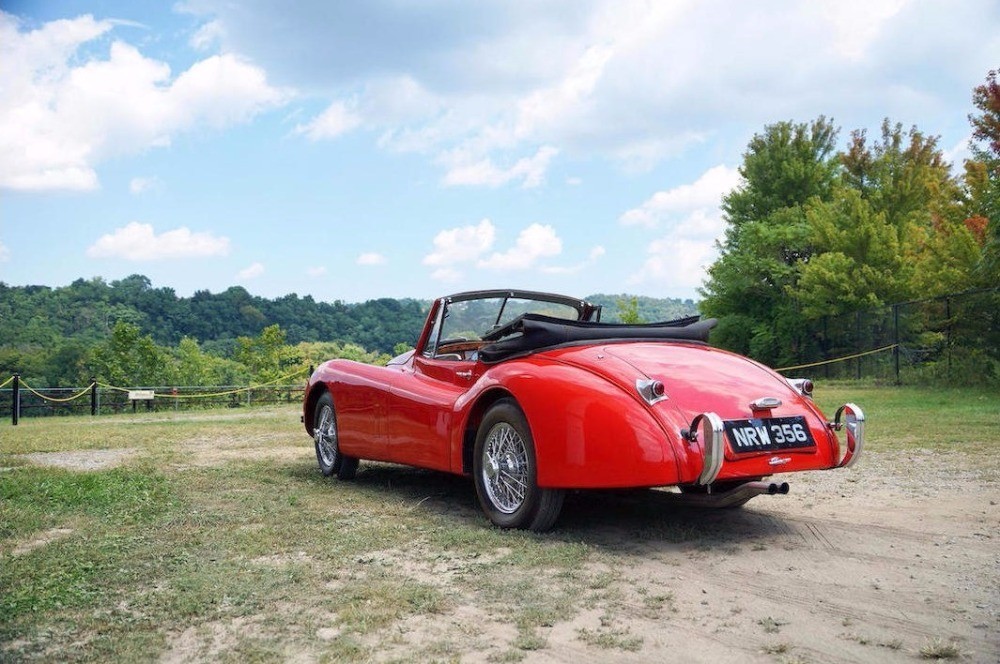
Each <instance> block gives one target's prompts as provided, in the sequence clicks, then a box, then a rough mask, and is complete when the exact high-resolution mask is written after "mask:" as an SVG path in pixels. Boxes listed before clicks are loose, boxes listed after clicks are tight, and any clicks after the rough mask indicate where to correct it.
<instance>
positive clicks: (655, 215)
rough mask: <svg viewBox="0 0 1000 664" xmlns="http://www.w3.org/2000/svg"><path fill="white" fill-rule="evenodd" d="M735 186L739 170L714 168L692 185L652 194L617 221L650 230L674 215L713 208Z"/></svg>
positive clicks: (721, 167)
mask: <svg viewBox="0 0 1000 664" xmlns="http://www.w3.org/2000/svg"><path fill="white" fill-rule="evenodd" d="M739 184H740V174H739V171H737V170H736V169H735V168H727V167H726V166H725V165H719V166H715V167H714V168H710V169H708V170H707V171H705V172H704V173H703V174H702V175H701V177H699V178H698V179H697V180H696V181H695V182H694V183H692V184H683V185H680V186H677V187H674V188H673V189H667V190H665V191H658V192H656V193H655V194H653V195H652V196H651V197H650V198H649V199H647V200H646V201H645V202H644V203H642V204H641V205H640V206H639V207H636V208H633V209H631V210H628V211H627V212H625V213H624V214H622V215H621V216H620V217H619V218H618V221H619V222H620V223H621V224H623V225H625V226H646V227H648V228H653V227H655V226H657V225H659V224H660V223H661V222H663V221H666V220H668V219H670V218H671V217H672V216H674V215H684V214H690V213H692V212H694V211H696V210H707V209H716V208H718V207H719V204H720V203H721V201H722V197H723V196H725V195H726V194H727V193H729V192H730V191H732V190H733V189H735V188H736V187H738V186H739Z"/></svg>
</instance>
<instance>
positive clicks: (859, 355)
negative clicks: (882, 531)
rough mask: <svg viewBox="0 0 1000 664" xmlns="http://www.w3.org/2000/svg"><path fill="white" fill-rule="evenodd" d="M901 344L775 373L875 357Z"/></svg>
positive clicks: (781, 369) (784, 369) (801, 365)
mask: <svg viewBox="0 0 1000 664" xmlns="http://www.w3.org/2000/svg"><path fill="white" fill-rule="evenodd" d="M898 345H899V344H889V345H888V346H882V347H881V348H876V349H875V350H868V351H865V352H864V353H855V354H854V355H845V356H844V357H838V358H836V359H833V360H823V361H822V362H812V363H810V364H798V365H796V366H794V367H782V368H780V369H775V371H792V370H793V369H808V368H809V367H819V366H823V365H824V364H833V363H834V362H843V361H844V360H853V359H855V358H858V357H864V356H865V355H874V354H875V353H881V352H883V351H887V350H892V349H893V348H895V347H896V346H898Z"/></svg>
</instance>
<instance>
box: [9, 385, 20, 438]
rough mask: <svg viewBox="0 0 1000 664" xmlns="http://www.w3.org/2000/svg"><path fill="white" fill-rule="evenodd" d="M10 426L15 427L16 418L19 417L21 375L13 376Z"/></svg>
mask: <svg viewBox="0 0 1000 664" xmlns="http://www.w3.org/2000/svg"><path fill="white" fill-rule="evenodd" d="M10 399H11V400H10V424H11V426H15V427H16V426H17V418H18V417H20V415H21V374H19V373H15V374H14V384H13V391H12V392H11V395H10Z"/></svg>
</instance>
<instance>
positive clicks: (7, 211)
mask: <svg viewBox="0 0 1000 664" xmlns="http://www.w3.org/2000/svg"><path fill="white" fill-rule="evenodd" d="M997 68H1000V3H998V2H996V0H965V1H963V0H955V1H952V0H838V1H836V2H833V1H831V2H813V1H811V0H809V1H792V0H787V1H778V0H761V1H755V2H735V1H732V0H730V1H723V0H699V1H694V0H691V1H687V0H659V1H656V0H649V1H640V0H531V1H529V0H478V1H475V2H469V1H468V0H364V1H362V0H358V1H353V2H352V1H347V0H345V1H343V2H329V1H328V0H298V1H296V2H293V3H287V2H273V1H269V0H239V1H238V2H233V1H232V0H181V1H180V2H176V3H170V2H134V1H132V0H91V1H89V2H81V1H74V0H47V1H46V2H37V1H35V2H29V1H23V0H0V281H2V282H4V283H6V284H8V285H17V286H23V285H33V284H41V285H48V286H52V287H57V286H64V285H67V284H69V283H71V282H72V281H74V280H76V279H78V278H85V279H90V278H93V277H102V278H104V279H105V280H107V281H113V280H116V279H121V278H123V277H126V276H128V275H131V274H144V275H146V276H147V277H149V278H150V280H151V281H152V284H153V286H154V287H157V288H159V287H169V288H173V289H174V290H175V291H176V293H177V294H178V295H179V296H190V295H191V294H193V293H194V292H195V291H197V290H209V291H211V292H213V293H215V292H220V291H224V290H225V289H227V288H229V287H231V286H243V287H244V288H246V289H247V290H248V291H250V292H251V293H253V294H255V295H260V296H263V297H267V298H275V297H281V296H284V295H287V294H290V293H296V294H298V295H299V296H306V295H311V296H312V297H314V298H315V299H317V300H321V301H334V300H341V301H345V302H360V301H364V300H368V299H373V298H380V297H393V298H402V297H416V298H432V297H436V296H438V295H442V294H446V293H451V292H457V291H464V290H473V289H478V288H508V287H509V288H525V289H532V290H544V291H552V292H558V293H565V294H568V295H573V296H578V297H582V296H585V295H588V294H593V293H599V292H600V293H631V294H636V295H648V296H653V297H676V298H693V299H695V300H697V299H698V297H699V296H698V289H699V287H700V286H701V285H702V284H703V281H704V278H705V269H706V267H707V266H709V265H710V264H711V263H712V262H713V261H714V260H715V258H716V257H717V255H718V248H717V244H716V242H717V240H718V238H720V237H721V236H722V233H723V231H724V228H725V221H724V219H723V216H722V213H721V211H720V209H719V203H720V200H721V198H722V197H723V196H724V195H725V194H726V193H728V192H729V191H732V190H733V189H735V188H737V187H739V186H740V184H741V181H740V176H739V171H738V169H739V166H740V164H741V162H742V158H743V154H744V151H745V149H746V146H747V144H748V142H749V141H750V139H751V138H752V137H753V136H754V134H759V133H762V132H763V131H764V129H765V127H766V126H767V125H769V124H773V123H776V122H780V121H793V122H810V121H812V120H814V119H816V118H817V117H819V116H821V115H822V116H825V117H827V118H830V119H832V120H833V122H834V123H835V124H836V125H837V126H838V127H840V134H839V139H838V140H839V143H840V145H841V146H843V145H844V144H845V143H846V141H847V140H848V138H849V137H850V133H851V132H852V131H854V130H866V131H867V132H868V133H869V135H872V136H877V135H878V134H879V131H880V126H881V124H882V121H883V119H884V118H888V119H889V120H890V121H892V122H893V123H895V122H899V123H902V125H903V126H904V128H907V129H908V128H909V127H911V126H916V127H917V128H918V129H919V130H920V131H922V132H924V133H925V134H928V135H931V136H937V137H939V147H940V148H941V149H942V150H943V151H944V153H945V155H946V156H947V158H948V159H949V160H951V161H952V163H953V164H954V165H955V167H956V168H957V169H960V167H961V163H962V160H963V159H964V158H965V157H966V156H968V139H969V137H970V135H971V128H970V126H969V122H968V115H969V114H970V113H972V112H973V111H974V110H975V109H974V108H973V107H972V103H971V95H972V89H973V88H974V87H975V86H977V85H980V84H981V83H983V82H984V81H985V79H986V75H987V72H988V71H989V70H991V69H997Z"/></svg>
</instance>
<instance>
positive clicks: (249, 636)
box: [0, 385, 1000, 661]
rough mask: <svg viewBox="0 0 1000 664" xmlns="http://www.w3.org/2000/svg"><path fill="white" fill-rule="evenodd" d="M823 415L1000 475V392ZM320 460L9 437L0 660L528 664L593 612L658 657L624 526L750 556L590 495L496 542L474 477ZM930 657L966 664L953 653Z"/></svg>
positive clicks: (232, 435) (127, 427)
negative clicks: (340, 471) (540, 527)
mask: <svg viewBox="0 0 1000 664" xmlns="http://www.w3.org/2000/svg"><path fill="white" fill-rule="evenodd" d="M817 397H818V399H819V400H820V402H821V404H822V405H823V407H824V408H825V409H827V410H828V412H830V414H832V409H833V407H835V406H836V405H837V404H838V403H842V402H843V401H847V400H850V401H856V402H857V403H859V404H861V405H862V406H863V407H864V408H865V411H866V413H868V415H869V422H870V426H869V440H870V445H869V449H872V450H884V451H892V450H900V449H909V448H926V449H931V450H939V451H947V452H953V453H958V454H986V455H987V456H989V457H991V458H995V457H996V456H997V455H996V453H995V450H996V449H997V447H998V446H1000V403H998V402H1000V400H998V398H997V397H996V395H991V394H987V393H985V392H978V391H974V390H925V389H915V388H905V389H889V388H871V387H863V388H862V387H858V386H852V385H832V386H827V387H824V386H823V385H820V387H819V388H818V391H817ZM115 449H118V450H128V451H129V452H130V454H129V456H127V457H125V460H124V464H123V465H121V466H120V467H116V468H97V469H93V470H90V471H87V472H79V471H75V470H65V469H60V468H54V467H50V466H42V465H36V463H34V462H32V461H31V460H30V459H29V458H27V457H26V456H25V455H29V454H52V453H66V452H79V451H86V450H115ZM312 454H313V453H312V448H311V441H310V440H309V439H308V437H307V436H306V435H305V433H304V431H303V430H302V427H301V424H300V423H299V413H298V410H297V409H295V408H293V407H286V408H271V409H261V410H253V411H246V410H242V409H241V410H234V411H229V410H219V411H205V412H188V413H180V414H175V413H139V414H136V415H131V414H123V415H118V416H105V417H96V418H91V417H86V416H83V417H56V418H38V419H22V420H21V423H20V425H19V426H18V427H16V428H14V427H12V426H10V425H9V423H0V660H3V661H21V660H31V659H47V660H59V661H131V660H148V659H156V658H160V657H163V656H165V655H170V654H171V653H173V655H174V656H175V658H178V659H185V660H192V659H213V660H216V659H217V660H221V661H227V660H229V661H245V660H249V661H275V660H284V659H295V658H299V659H315V660H319V661H351V660H359V659H361V660H365V659H375V658H377V659H381V660H387V661H393V660H396V661H405V660H410V659H418V660H449V659H458V658H460V657H461V656H462V655H463V653H464V654H468V653H469V652H470V651H471V650H472V649H474V650H475V652H477V653H479V656H480V657H481V658H484V659H487V660H489V661H520V660H521V659H523V658H524V657H525V656H526V654H528V653H531V652H533V651H538V650H540V651H544V650H545V649H546V648H548V647H550V646H549V634H550V632H551V631H552V630H553V628H554V626H556V625H560V624H565V623H566V622H567V621H570V620H572V619H573V618H574V617H575V616H578V615H580V614H581V613H582V612H583V611H593V610H596V611H597V612H598V613H599V614H601V615H603V616H605V618H603V619H602V621H601V625H600V626H597V627H594V628H579V629H577V630H576V631H575V634H576V637H577V640H578V641H579V643H581V644H582V645H583V646H584V647H591V648H594V649H597V650H601V649H610V650H617V651H624V652H640V651H641V650H642V648H643V639H642V637H641V636H638V635H636V634H633V633H632V632H631V631H630V629H629V621H630V620H658V619H659V620H666V619H669V617H670V616H671V615H672V614H674V613H675V612H676V611H677V608H676V607H675V598H674V597H675V596H674V592H673V590H674V589H672V588H669V587H665V588H656V589H655V592H650V591H649V590H648V589H643V588H642V584H636V583H634V580H633V579H631V578H630V577H629V572H630V570H628V569H627V568H623V567H622V565H621V564H620V561H619V558H618V557H617V555H618V552H620V551H622V550H623V549H622V547H628V546H630V545H629V543H628V542H623V541H622V538H621V537H620V532H621V531H613V532H612V534H610V535H609V534H607V531H605V530H602V529H601V525H600V524H601V522H602V521H607V522H609V523H616V524H617V523H618V522H620V521H621V520H622V519H623V518H627V519H629V520H630V521H629V523H628V525H627V526H621V527H622V528H626V529H627V532H629V533H631V536H630V537H629V538H628V539H630V540H631V541H634V542H635V543H636V544H635V545H636V546H640V547H641V546H642V545H643V543H644V542H647V541H656V542H665V543H668V544H676V545H678V546H690V547H692V549H693V550H698V547H716V546H723V545H727V544H729V545H732V544H733V542H732V541H730V542H728V543H727V542H721V541H720V540H719V537H720V535H719V533H718V529H717V527H715V526H713V525H712V524H711V523H707V524H706V523H702V522H701V521H700V520H698V519H695V518H684V517H680V518H677V519H671V520H667V519H662V518H660V515H659V514H658V512H657V510H658V509H659V508H658V507H655V506H651V507H649V508H645V507H643V506H642V502H641V501H640V502H638V503H637V504H636V505H633V504H632V503H628V502H619V503H615V504H614V505H610V506H609V505H608V504H607V502H608V501H607V500H605V499H603V498H587V497H576V498H572V497H571V499H568V505H569V509H568V510H567V513H566V515H565V519H564V522H563V525H562V527H561V528H560V529H558V530H557V531H555V532H553V533H550V534H548V535H544V536H538V535H534V534H530V533H523V532H504V531H499V530H496V529H493V528H490V527H489V526H488V525H487V524H486V522H485V519H484V518H483V517H482V516H481V514H480V512H479V509H478V506H477V505H476V504H475V495H474V491H473V489H472V485H471V483H470V482H469V481H468V480H467V479H464V478H456V477H451V476H446V475H441V474H437V473H429V472H424V471H415V470H413V469H405V468H398V467H395V466H389V465H382V464H363V465H362V470H361V472H360V474H359V478H358V480H357V481H355V482H351V483H344V482H339V481H336V480H330V479H326V478H323V477H321V476H320V474H319V473H318V472H317V471H316V468H315V461H314V459H313V456H312ZM573 500H575V501H577V502H576V505H577V508H576V509H575V510H574V509H573V507H572V502H573ZM616 505H617V507H616ZM626 505H627V506H628V509H630V510H631V511H630V512H629V515H628V516H627V517H623V516H622V514H621V513H620V510H621V509H623V506H626ZM616 509H617V510H619V511H618V512H615V511H614V510H616ZM595 524H596V525H595ZM615 533H618V534H615ZM637 588H638V589H637ZM629 593H630V594H629ZM626 595H627V596H626ZM469 607H472V608H473V609H474V611H475V613H473V614H472V615H471V616H464V614H462V613H461V611H460V609H461V610H471V609H469ZM611 616H614V619H611ZM772 622H773V623H774V628H777V627H779V626H780V623H779V622H778V621H776V620H772ZM487 623H489V624H492V625H493V627H491V629H492V630H494V631H493V633H491V634H484V633H483V632H482V629H483V627H482V626H483V625H485V624H487ZM760 627H761V628H762V631H763V632H764V633H773V632H772V631H771V630H770V629H769V627H770V623H768V624H764V623H761V625H760ZM414 634H419V637H417V636H414ZM498 644H499V645H498ZM931 646H932V644H928V652H933V653H934V655H933V658H938V659H940V658H947V657H948V655H947V652H948V649H947V646H948V644H947V643H944V644H937V645H934V647H933V649H931ZM594 656H595V657H598V658H599V657H600V653H599V652H595V654H594ZM923 656H925V657H931V656H930V655H923Z"/></svg>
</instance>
